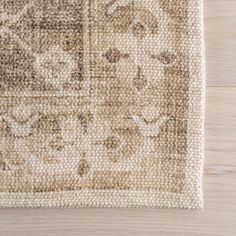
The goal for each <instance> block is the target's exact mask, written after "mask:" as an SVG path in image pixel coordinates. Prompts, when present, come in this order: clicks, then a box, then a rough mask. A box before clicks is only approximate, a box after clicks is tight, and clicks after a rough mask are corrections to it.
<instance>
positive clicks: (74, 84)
mask: <svg viewBox="0 0 236 236" xmlns="http://www.w3.org/2000/svg"><path fill="white" fill-rule="evenodd" d="M202 37H203V35H202V3H201V0H1V1H0V206H2V207H21V206H22V207H63V206H65V207H73V206H92V207H102V206H104V207H180V208H202V206H203V199H202V168H203V118H204V59H203V58H204V48H203V42H202Z"/></svg>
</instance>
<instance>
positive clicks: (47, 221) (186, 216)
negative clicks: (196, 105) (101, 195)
mask: <svg viewBox="0 0 236 236" xmlns="http://www.w3.org/2000/svg"><path fill="white" fill-rule="evenodd" d="M205 39H206V62H207V96H206V135H205V137H206V145H205V147H206V164H205V177H204V193H205V210H204V211H186V210H165V209H1V210H0V236H18V235H20V236H28V235H30V236H34V235H39V236H44V235H47V236H49V235H57V236H62V235H66V236H69V235H78V236H84V235H85V236H87V235H88V236H89V235H95V236H97V235H103V236H114V235H119V236H122V235H127V236H131V235H136V236H138V235H140V236H154V235H155V236H156V235H164V236H166V235H173V236H179V235H184V236H193V235H194V236H195V235H196V236H200V235H203V236H208V235H212V236H235V235H236V0H205Z"/></svg>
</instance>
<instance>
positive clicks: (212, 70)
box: [204, 0, 236, 86]
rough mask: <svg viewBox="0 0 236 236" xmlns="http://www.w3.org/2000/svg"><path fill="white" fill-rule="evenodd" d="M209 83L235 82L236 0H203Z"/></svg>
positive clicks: (233, 83) (226, 84) (210, 84)
mask: <svg viewBox="0 0 236 236" xmlns="http://www.w3.org/2000/svg"><path fill="white" fill-rule="evenodd" d="M204 3H205V4H204V6H205V13H204V16H205V24H204V25H205V43H206V63H207V85H208V86H236V27H235V24H236V1H235V0H204Z"/></svg>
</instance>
